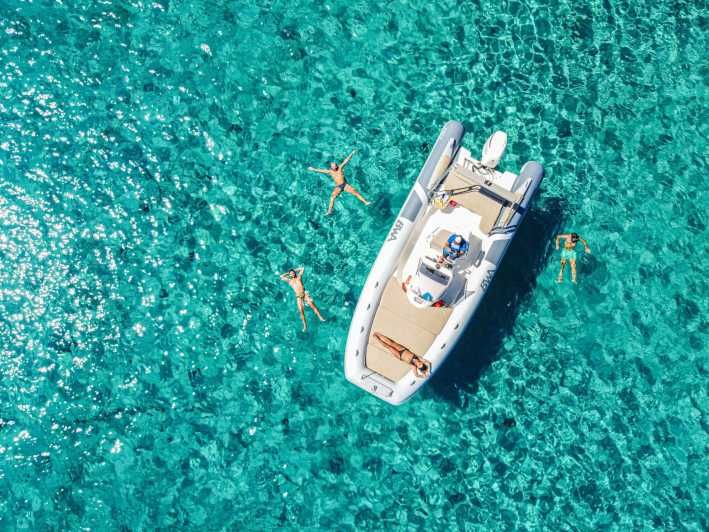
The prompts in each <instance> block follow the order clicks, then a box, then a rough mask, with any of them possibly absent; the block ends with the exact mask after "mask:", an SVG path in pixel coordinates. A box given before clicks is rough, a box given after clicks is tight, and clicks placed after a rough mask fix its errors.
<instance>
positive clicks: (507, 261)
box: [428, 198, 565, 404]
mask: <svg viewBox="0 0 709 532" xmlns="http://www.w3.org/2000/svg"><path fill="white" fill-rule="evenodd" d="M564 206H565V202H564V200H561V199H558V198H546V199H543V198H536V200H535V202H534V203H532V206H531V209H530V211H529V213H528V214H527V216H526V217H525V219H524V221H523V222H522V225H521V226H520V228H519V232H518V233H517V235H516V236H515V237H514V239H513V241H512V243H511V244H510V248H509V250H508V251H507V254H506V255H505V258H504V259H503V261H502V264H501V265H500V269H499V270H498V271H497V274H496V275H495V279H494V281H493V283H492V285H491V286H490V289H489V290H488V293H487V295H486V296H485V297H484V298H483V300H482V302H481V303H480V307H478V309H477V312H476V313H475V316H474V317H473V319H472V320H471V322H470V324H469V325H468V328H467V329H466V330H465V332H464V333H463V336H462V337H461V339H460V340H459V342H458V345H457V346H456V347H455V349H454V350H453V351H452V352H451V354H450V355H449V356H448V358H447V359H446V361H445V363H444V364H443V367H441V368H440V369H439V370H438V371H437V372H436V374H435V375H434V376H433V378H432V379H431V382H430V383H429V384H428V389H429V391H430V392H433V393H434V394H435V395H437V396H439V397H442V398H443V399H445V400H447V401H450V402H453V403H455V404H459V403H460V401H461V399H460V397H461V394H460V392H461V391H468V392H474V391H475V387H476V384H477V380H478V378H479V377H480V374H481V373H482V371H483V370H484V369H485V368H486V367H487V366H489V365H490V363H491V362H492V361H493V360H494V359H495V358H496V356H497V353H498V352H499V350H500V347H501V346H502V342H503V341H504V339H505V337H506V336H507V335H509V334H510V333H511V332H512V329H513V328H514V324H515V321H516V319H517V314H518V313H519V309H520V307H521V305H522V304H523V303H524V302H525V300H526V299H527V298H528V297H529V296H530V294H531V293H532V291H533V290H534V287H535V286H536V284H537V277H538V275H539V274H540V273H541V271H542V270H544V268H545V266H546V264H547V262H548V260H549V258H550V256H551V254H552V253H553V250H554V242H553V239H554V237H555V236H556V235H557V234H558V233H559V228H560V227H561V223H562V221H563V219H562V217H563V213H564V210H565V209H564Z"/></svg>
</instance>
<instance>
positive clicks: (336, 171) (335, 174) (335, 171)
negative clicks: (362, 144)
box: [308, 150, 369, 216]
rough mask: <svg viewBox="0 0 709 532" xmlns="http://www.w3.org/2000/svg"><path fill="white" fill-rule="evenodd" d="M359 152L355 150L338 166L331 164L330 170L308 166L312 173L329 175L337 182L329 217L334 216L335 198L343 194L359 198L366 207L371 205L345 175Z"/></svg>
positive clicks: (331, 197)
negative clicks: (349, 164) (348, 165)
mask: <svg viewBox="0 0 709 532" xmlns="http://www.w3.org/2000/svg"><path fill="white" fill-rule="evenodd" d="M356 151H357V150H353V151H352V153H350V154H349V155H348V156H347V157H345V159H344V160H343V161H342V162H341V163H340V164H337V163H335V162H332V163H330V168H329V169H325V168H313V167H312V166H308V170H310V171H311V172H318V173H320V174H327V175H329V176H330V177H331V178H332V180H333V181H334V182H335V188H334V189H333V191H332V194H330V205H329V206H328V208H327V215H328V216H329V215H330V214H332V207H333V206H334V205H335V198H337V196H339V195H340V194H342V192H343V191H344V192H347V193H349V194H352V195H353V196H354V197H355V198H357V199H358V200H359V201H361V202H362V203H364V204H365V205H369V202H368V201H367V200H366V199H364V198H363V197H362V195H361V194H360V193H359V192H357V190H355V188H354V187H353V186H352V185H350V184H349V183H348V182H347V179H345V173H344V168H345V166H346V165H347V163H349V162H350V159H352V156H353V155H354V154H355V152H356Z"/></svg>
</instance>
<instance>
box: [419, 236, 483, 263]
mask: <svg viewBox="0 0 709 532" xmlns="http://www.w3.org/2000/svg"><path fill="white" fill-rule="evenodd" d="M452 234H453V233H452V232H451V231H448V230H446V229H439V230H438V231H436V232H435V233H434V235H433V236H432V237H431V248H432V249H434V250H436V251H438V252H442V251H443V248H444V247H445V246H446V245H447V244H448V239H449V238H450V236H451V235H452ZM463 238H465V239H466V240H467V241H468V251H467V252H466V254H465V255H463V256H462V257H460V258H459V259H458V260H462V259H464V258H466V257H472V258H473V260H476V261H477V259H478V256H479V255H480V251H481V250H482V247H483V242H482V240H480V239H479V238H478V237H476V236H475V235H473V234H471V233H469V234H467V235H463Z"/></svg>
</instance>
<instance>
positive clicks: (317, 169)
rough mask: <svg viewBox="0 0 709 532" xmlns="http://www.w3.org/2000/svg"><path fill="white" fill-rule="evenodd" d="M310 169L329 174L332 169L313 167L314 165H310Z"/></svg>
mask: <svg viewBox="0 0 709 532" xmlns="http://www.w3.org/2000/svg"><path fill="white" fill-rule="evenodd" d="M308 170H310V171H311V172H317V173H319V174H329V173H330V170H328V169H326V168H313V167H312V166H308Z"/></svg>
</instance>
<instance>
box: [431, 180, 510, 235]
mask: <svg viewBox="0 0 709 532" xmlns="http://www.w3.org/2000/svg"><path fill="white" fill-rule="evenodd" d="M472 185H473V183H470V182H468V181H465V180H464V179H463V178H461V177H460V176H459V174H458V173H457V172H451V173H450V174H448V177H447V178H446V180H445V182H444V183H443V190H445V191H449V190H456V189H460V188H466V187H470V186H472ZM452 199H453V200H454V201H455V202H456V203H458V204H459V205H460V206H462V207H465V208H466V209H468V210H469V211H470V212H472V213H475V214H477V215H478V216H480V231H482V232H483V234H486V235H487V234H488V233H490V230H491V229H492V228H493V227H495V224H496V223H497V219H498V217H499V216H500V211H502V203H500V202H499V201H497V200H495V199H493V198H491V197H490V196H488V195H487V194H483V193H481V192H479V191H468V192H464V193H462V194H455V195H454V196H453V198H452Z"/></svg>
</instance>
